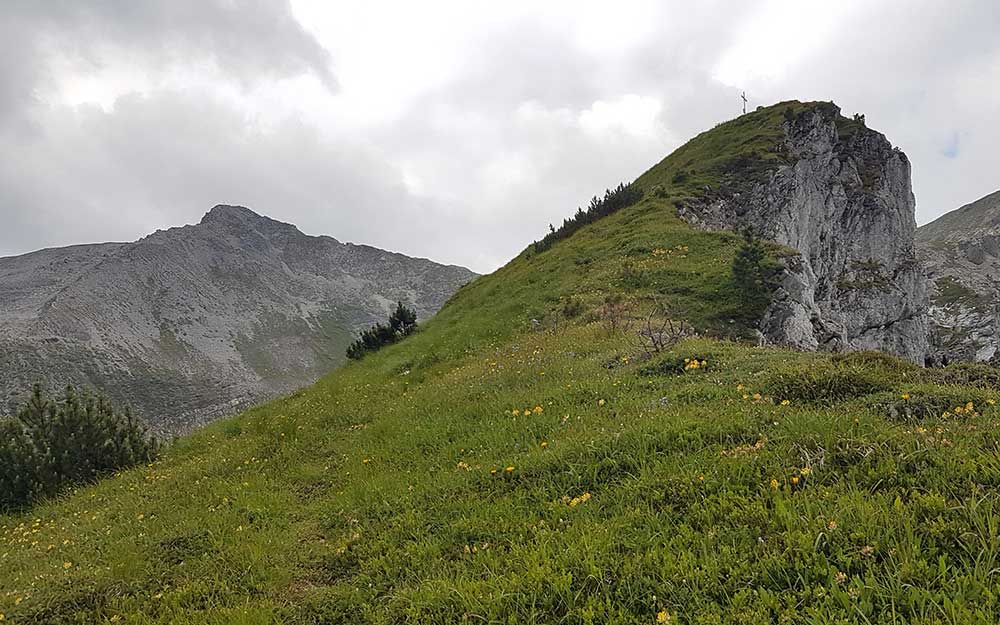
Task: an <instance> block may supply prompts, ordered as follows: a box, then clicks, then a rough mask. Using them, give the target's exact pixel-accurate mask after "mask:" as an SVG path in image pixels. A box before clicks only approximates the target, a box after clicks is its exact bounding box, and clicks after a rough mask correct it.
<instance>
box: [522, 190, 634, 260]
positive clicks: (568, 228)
mask: <svg viewBox="0 0 1000 625" xmlns="http://www.w3.org/2000/svg"><path fill="white" fill-rule="evenodd" d="M641 199H642V189H640V188H639V187H638V186H636V185H635V184H633V183H629V184H625V183H621V184H619V185H618V186H617V187H615V188H614V189H607V190H605V191H604V197H597V196H596V195H595V196H594V197H593V198H591V200H590V206H588V207H587V210H583V209H582V208H580V209H577V211H576V214H575V215H573V216H572V217H569V218H566V219H564V220H563V223H562V225H561V226H559V228H556V227H554V226H552V225H551V224H550V225H549V233H548V234H546V235H545V236H544V237H543V238H542V240H541V241H535V242H534V243H533V247H534V250H535V252H536V253H539V252H544V251H545V250H547V249H549V248H550V247H552V244H553V243H555V242H556V241H558V240H559V239H565V238H566V237H568V236H570V235H571V234H573V233H574V232H576V231H577V230H579V229H580V228H582V227H584V226H586V225H587V224H589V223H593V222H595V221H597V220H598V219H600V218H601V217H606V216H608V215H610V214H612V213H615V212H617V211H620V210H621V209H623V208H628V207H629V206H632V205H633V204H635V203H637V202H638V201H639V200H641Z"/></svg>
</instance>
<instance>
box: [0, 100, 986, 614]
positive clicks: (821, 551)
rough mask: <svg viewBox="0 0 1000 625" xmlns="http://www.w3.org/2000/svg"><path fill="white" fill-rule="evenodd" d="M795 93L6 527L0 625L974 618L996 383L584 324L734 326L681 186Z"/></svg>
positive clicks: (717, 240)
mask: <svg viewBox="0 0 1000 625" xmlns="http://www.w3.org/2000/svg"><path fill="white" fill-rule="evenodd" d="M787 106H792V105H791V104H782V105H779V106H778V107H774V108H772V109H765V110H763V111H759V112H757V113H754V114H751V115H747V116H745V117H741V118H740V119H738V120H735V121H734V122H729V123H728V124H724V125H721V126H720V127H718V128H716V129H715V130H714V131H710V132H709V133H705V134H703V135H700V136H699V137H697V138H695V139H694V140H692V142H691V143H689V144H688V145H687V146H685V147H683V148H681V149H680V150H678V151H677V152H676V153H675V154H674V155H672V156H671V157H668V159H667V160H665V161H664V162H663V163H661V164H660V165H658V166H657V167H655V168H654V169H652V170H651V171H650V172H648V173H647V174H645V175H644V176H643V178H641V179H640V183H641V184H643V186H644V187H645V188H647V189H649V190H652V188H653V187H655V186H659V187H660V189H659V190H658V191H657V192H656V193H653V192H652V191H651V192H650V193H648V194H647V197H646V198H645V199H644V200H642V201H641V202H640V203H639V204H637V205H635V206H633V207H631V208H628V209H625V210H623V211H621V212H619V213H616V214H614V215H612V216H610V217H607V218H605V219H603V220H601V221H599V222H597V223H594V224H592V225H590V226H587V227H585V228H583V229H582V230H580V231H579V232H577V233H576V234H575V235H573V236H572V237H570V238H568V239H566V240H563V241H559V242H557V243H556V244H555V245H554V246H553V247H552V248H551V249H550V250H548V251H546V252H543V253H540V254H534V253H532V252H531V251H530V248H529V250H526V251H525V252H524V253H522V254H521V255H520V256H519V257H518V258H516V259H514V260H513V261H511V263H510V264H508V265H507V266H506V267H504V268H502V269H500V270H499V271H497V272H496V273H494V274H492V275H489V276H485V277H483V278H481V279H478V280H476V281H475V282H474V283H472V284H470V285H468V286H466V287H464V288H463V289H462V290H460V291H459V293H458V294H457V295H456V296H455V297H454V298H453V299H452V300H451V301H450V302H449V303H448V305H446V306H445V308H444V309H442V310H441V312H440V313H438V315H437V316H436V317H435V318H434V319H432V320H430V321H429V322H428V323H427V324H426V325H425V327H423V329H422V330H421V331H420V332H419V333H418V334H416V335H415V336H413V337H411V338H409V339H407V340H405V341H403V342H401V343H399V344H397V345H394V346H391V347H389V348H387V349H385V350H383V351H381V352H379V353H377V354H374V355H372V356H369V357H367V358H365V359H364V360H363V361H361V362H358V363H353V364H350V365H348V366H346V367H344V368H342V369H340V370H338V371H336V372H334V373H332V374H331V375H329V376H327V377H326V378H325V379H323V380H322V381H321V382H319V383H318V384H316V385H315V386H313V387H312V388H309V389H307V390H304V391H301V392H299V393H296V394H295V395H292V396H290V397H287V398H285V399H282V400H279V401H275V402H272V403H269V404H267V405H265V406H261V407H259V408H256V409H253V410H250V411H249V412H247V413H245V414H243V415H241V416H239V417H236V418H232V419H229V420H226V421H223V422H220V423H216V424H214V425H212V426H210V427H208V428H205V429H204V430H202V431H199V432H197V433H195V434H193V435H191V436H188V437H185V438H183V439H180V440H179V441H178V442H177V443H176V444H174V445H173V446H172V447H171V448H170V449H169V450H168V452H167V453H166V455H165V456H164V458H163V459H162V460H160V461H158V462H156V463H154V464H153V465H150V466H148V467H141V468H138V469H135V470H131V471H127V472H124V473H122V474H120V475H117V476H115V477H113V478H110V479H107V480H105V481H103V482H101V483H100V484H97V485H95V486H92V487H86V488H81V489H79V490H76V491H74V492H72V493H68V494H67V495H66V496H65V497H63V498H61V499H60V500H58V501H52V502H48V503H45V504H43V505H40V506H38V507H36V508H35V509H33V510H31V511H28V512H26V513H24V514H22V515H15V516H6V517H0V614H3V615H4V616H3V618H4V619H5V621H6V622H14V623H46V624H49V623H137V624H146V623H178V624H185V623H190V624H203V623H215V624H223V623H226V624H228V623H315V624H320V623H345V624H346V623H351V624H354V623H386V624H388V623H510V624H512V623H581V624H582V623H657V622H660V623H662V622H669V623H705V624H708V623H754V624H756V623H772V622H773V623H817V624H818V623H873V622H878V623H956V624H957V623H977V622H982V623H987V622H995V621H996V620H998V617H1000V605H998V599H997V597H998V593H1000V586H998V579H997V575H998V571H1000V536H998V532H1000V502H998V497H997V490H996V487H997V486H998V485H1000V456H998V449H1000V443H998V441H997V437H996V435H995V431H996V426H997V421H998V417H1000V414H998V412H997V409H996V408H995V407H994V401H995V400H996V399H997V398H998V395H1000V393H998V392H997V391H996V390H995V389H996V385H997V380H998V376H1000V374H998V372H997V371H996V370H995V369H991V368H989V367H985V366H975V367H970V366H967V367H953V368H948V369H940V370H922V369H919V368H917V367H915V366H913V365H910V364H907V363H904V362H902V361H898V360H896V359H893V358H890V357H886V356H881V355H878V354H854V355H846V356H833V355H824V354H804V353H794V352H789V351H783V350H778V349H764V348H757V347H754V346H752V345H750V344H748V343H742V342H739V341H737V340H729V339H719V338H714V339H713V338H691V339H686V340H684V341H682V342H680V343H678V344H676V345H675V346H673V347H672V348H670V349H669V350H668V351H665V352H661V353H658V354H654V355H653V356H652V357H647V356H645V355H644V353H643V350H641V349H640V348H639V346H638V345H637V342H636V339H635V337H634V332H633V331H631V330H630V331H628V332H623V331H620V330H618V331H615V330H612V329H611V328H610V327H609V326H610V324H609V322H608V320H607V319H604V318H602V317H601V315H600V314H599V310H600V308H601V306H602V304H603V302H604V300H605V298H606V297H607V296H609V295H615V294H617V295H623V296H625V297H627V298H630V299H631V300H632V301H634V302H636V303H635V306H636V307H637V308H636V311H637V313H638V312H641V311H642V310H644V309H643V308H642V307H643V306H644V305H648V304H646V302H648V301H649V299H648V298H651V297H654V296H655V297H658V298H660V299H661V301H665V302H666V303H667V305H668V307H669V310H670V311H671V314H672V315H673V316H674V317H675V318H677V319H685V320H687V321H689V322H690V323H692V324H693V325H694V326H695V327H696V328H698V329H699V330H701V331H702V332H703V333H705V334H712V335H721V334H724V335H726V336H730V337H738V336H739V335H740V334H741V333H742V332H743V329H741V328H740V327H739V324H738V323H730V322H729V321H730V313H731V312H732V311H731V308H732V293H731V287H730V285H729V282H728V275H729V267H730V262H731V259H732V256H733V253H734V251H735V249H736V247H737V241H736V239H735V237H734V236H733V235H730V234H726V233H707V232H701V231H696V230H693V229H691V228H689V227H688V226H687V225H685V224H684V223H683V222H682V221H680V220H679V219H678V218H677V217H676V211H675V208H674V202H676V201H678V200H679V199H683V198H685V197H690V196H691V195H692V194H694V193H696V192H697V189H698V188H704V187H705V186H711V185H713V184H719V183H720V180H722V178H723V177H724V176H725V175H726V172H727V171H731V170H732V163H733V162H734V161H733V160H732V159H734V158H736V159H739V158H740V157H741V156H746V158H747V159H750V160H754V159H758V158H767V159H772V158H773V159H775V160H776V162H778V159H780V158H781V155H780V153H779V152H774V151H772V152H771V153H770V155H768V154H765V150H763V149H762V148H761V146H769V145H770V146H774V145H776V144H775V143H774V140H775V138H776V137H777V136H778V135H777V126H776V124H778V123H780V119H781V115H782V113H783V110H784V108H785V107H787ZM794 106H796V107H805V106H811V105H800V104H797V103H796V104H794ZM719 133H724V136H725V140H722V139H720V136H723V135H720V134H719ZM746 150H750V151H754V152H756V153H757V156H756V157H750V156H748V155H747V154H745V153H744V152H745V151H746ZM717 157H718V158H720V159H721V160H718V161H717V162H716V163H714V164H713V163H708V162H706V161H705V159H713V158H717ZM719 163H721V165H720V164H719ZM680 169H683V170H685V171H686V172H687V175H686V176H678V175H677V172H678V171H679V170H680ZM693 181H696V182H693ZM571 300H572V301H573V302H579V305H580V306H582V307H583V309H584V310H583V312H582V313H581V314H578V315H574V316H572V317H571V318H568V317H566V315H564V314H563V311H564V310H567V309H572V308H573V306H567V303H568V302H570V301H571ZM693 360H697V361H698V363H699V364H698V367H697V368H693V367H691V366H690V362H692V361H693ZM685 362H687V363H688V364H687V365H686V364H685Z"/></svg>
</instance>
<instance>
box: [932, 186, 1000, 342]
mask: <svg viewBox="0 0 1000 625" xmlns="http://www.w3.org/2000/svg"><path fill="white" fill-rule="evenodd" d="M916 243H917V249H918V250H919V253H920V260H921V261H922V262H923V264H924V267H925V270H926V272H927V277H928V280H929V283H930V284H929V286H930V289H931V307H930V319H931V333H930V347H931V355H932V360H936V361H938V362H944V361H956V360H978V361H990V360H992V361H996V360H998V357H1000V314H998V310H997V298H998V297H1000V191H997V192H995V193H991V194H989V195H987V196H986V197H983V198H981V199H979V200H977V201H975V202H972V203H970V204H966V205H965V206H962V207H961V208H958V209H956V210H953V211H951V212H950V213H946V214H945V215H942V216H941V217H939V218H938V219H936V220H934V221H932V222H931V223H929V224H926V225H924V226H921V227H920V228H918V229H917V233H916Z"/></svg>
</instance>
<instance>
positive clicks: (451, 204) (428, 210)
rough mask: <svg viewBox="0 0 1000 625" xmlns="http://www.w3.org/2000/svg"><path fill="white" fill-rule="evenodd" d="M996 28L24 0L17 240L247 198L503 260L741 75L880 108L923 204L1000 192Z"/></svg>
mask: <svg viewBox="0 0 1000 625" xmlns="http://www.w3.org/2000/svg"><path fill="white" fill-rule="evenodd" d="M996 32H1000V11H998V10H997V9H996V7H995V4H994V3H993V2H990V1H989V0H958V1H955V2H930V1H918V2H909V1H905V0H885V1H881V2H870V3H866V2H861V1H860V0H845V1H843V2H840V3H828V2H814V1H797V2H795V1H791V0H768V1H766V2H760V3H736V2H729V1H719V0H715V1H709V2H699V3H685V2H681V1H671V2H659V1H654V0H636V1H630V2H623V3H618V4H616V5H615V6H610V5H608V4H607V3H599V2H582V3H581V2H569V1H563V0H559V1H556V2H550V3H546V4H545V5H544V8H539V7H538V6H537V3H532V2H527V1H521V0H517V1H512V2H508V3H504V4H503V5H502V6H498V5H495V4H487V3H480V2H459V1H452V0H449V1H439V2H426V3H398V2H377V1H375V2H368V3H364V6H351V7H345V6H339V5H338V6H334V5H331V4H330V3H326V2H322V1H320V0H291V1H287V0H273V1H272V0H172V1H171V2H143V3H134V2H129V1H127V0H104V1H91V2H86V3H78V2H67V1H61V0H60V1H52V2H45V3H38V2H34V1H32V0H10V1H9V2H7V3H5V6H4V19H3V20H2V21H0V52H2V53H3V54H2V55H0V77H2V81H0V149H2V150H3V152H4V154H5V157H4V158H3V159H2V160H0V218H2V220H3V223H4V224H5V227H4V228H2V229H0V256H8V255H16V254H21V253H26V252H30V251H33V250H36V249H40V248H44V247H53V246H63V245H71V244H77V243H91V242H98V241H108V240H117V241H129V240H135V239H138V238H140V237H142V236H144V235H146V234H149V233H151V232H153V231H155V230H157V229H163V228H169V227H174V226H179V225H183V224H187V223H197V222H198V221H199V220H200V219H201V216H202V215H203V214H204V213H205V212H207V211H208V210H209V209H210V208H211V207H212V206H214V205H216V204H239V205H243V206H247V207H249V208H251V209H253V210H254V211H256V212H258V213H260V214H263V215H267V216H269V217H272V218H274V219H278V220H281V221H286V222H290V223H294V224H295V225H297V226H298V227H299V228H300V229H301V230H302V231H303V232H306V233H308V234H314V235H320V234H325V235H329V236H333V237H335V238H337V239H339V240H341V241H351V242H354V243H363V244H368V245H374V246H377V247H381V248H385V249H388V250H392V251H399V252H403V253H405V254H409V255H413V256H422V257H427V258H431V259H433V260H436V261H439V262H445V263H451V264H458V265H464V266H466V267H469V268H471V269H473V270H475V271H478V272H488V271H492V270H493V269H495V268H497V267H498V266H500V265H502V264H504V263H505V262H507V261H508V260H509V259H510V258H511V257H513V256H514V255H515V254H517V253H518V252H519V251H520V250H521V249H523V248H524V246H525V245H526V244H527V243H529V242H530V241H531V240H533V239H536V238H539V237H540V236H542V235H543V234H544V233H545V231H546V230H547V226H548V224H549V223H559V222H561V221H562V219H563V217H566V216H569V215H571V214H572V213H573V212H574V211H575V210H576V207H578V206H581V205H585V204H586V203H587V202H588V200H589V198H590V196H592V195H594V194H595V193H599V192H601V191H602V190H603V189H605V188H606V187H610V186H614V185H616V184H617V183H618V182H620V181H627V180H631V179H634V178H636V177H637V176H638V175H639V174H641V173H642V172H643V171H645V170H646V169H647V168H648V167H650V166H652V165H653V164H655V163H656V162H658V161H659V160H660V159H662V158H663V157H664V156H666V155H667V154H669V153H670V152H671V151H672V150H673V149H675V148H676V147H678V146H679V145H681V144H682V143H684V142H685V141H686V140H688V139H689V138H691V137H692V136H694V135H695V134H697V133H699V132H701V131H703V130H706V129H709V128H711V127H712V126H714V125H715V124H717V123H719V122H721V121H725V120H726V119H731V118H732V117H735V116H736V115H738V114H739V112H740V108H741V106H742V102H741V101H740V96H739V94H740V93H741V92H742V91H743V90H745V91H746V92H747V95H748V97H749V98H750V104H749V107H750V108H751V109H752V108H756V107H757V106H761V105H770V104H773V103H775V102H779V101H782V100H789V99H798V100H833V101H835V102H836V103H837V104H838V105H839V106H841V107H842V109H843V111H844V113H845V114H847V115H850V114H852V113H855V112H861V113H864V114H865V115H866V116H867V121H868V125H869V126H870V127H872V128H875V129H877V130H879V131H880V132H883V133H885V134H886V136H887V137H888V138H889V140H890V141H891V142H892V143H893V144H894V145H896V146H899V147H900V148H901V149H902V150H903V151H904V152H906V153H907V155H908V156H909V157H910V161H911V163H912V165H913V186H914V192H915V194H916V198H917V221H918V223H920V224H923V223H927V222H929V221H931V220H933V219H934V218H936V217H938V216H940V215H941V214H943V213H946V212H948V211H950V210H953V209H955V208H958V207H959V206H961V205H964V204H967V203H969V202H972V201H975V200H976V199H978V198H980V197H982V196H984V195H987V194H988V193H991V192H994V191H996V190H998V189H1000V179H998V178H1000V177H998V176H997V173H996V169H997V168H996V163H997V161H998V159H997V157H996V156H995V155H994V156H991V154H993V150H994V146H995V145H996V144H998V143H1000V130H998V129H997V124H996V120H997V113H1000V87H998V86H997V84H998V83H997V81H996V78H997V77H998V76H1000V39H997V38H996V37H995V33H996Z"/></svg>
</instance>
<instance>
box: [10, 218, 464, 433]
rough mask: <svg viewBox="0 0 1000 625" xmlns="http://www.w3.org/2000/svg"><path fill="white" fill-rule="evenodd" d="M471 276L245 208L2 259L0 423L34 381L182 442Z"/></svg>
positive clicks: (311, 374)
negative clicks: (74, 391) (129, 415)
mask: <svg viewBox="0 0 1000 625" xmlns="http://www.w3.org/2000/svg"><path fill="white" fill-rule="evenodd" d="M474 277H475V274H473V273H472V272H470V271H468V270H467V269H463V268H460V267H451V266H444V265H439V264H437V263H434V262H431V261H428V260H423V259H416V258H409V257H407V256H403V255H402V254H393V253H390V252H385V251H383V250H379V249H376V248H372V247H368V246H363V245H352V244H350V243H347V244H344V243H340V242H338V241H336V240H335V239H332V238H330V237H312V236H306V235H304V234H302V233H301V232H300V231H299V230H298V229H297V228H295V226H292V225H290V224H285V223H280V222H277V221H274V220H271V219H268V218H266V217H262V216H260V215H257V214H256V213H254V212H252V211H250V210H248V209H246V208H241V207H235V206H216V207H215V208H213V209H212V210H211V211H210V212H209V213H208V214H207V215H205V217H204V218H203V219H202V221H201V223H199V224H197V225H193V226H184V227H182V228H173V229H170V230H166V231H161V232H157V233H156V234H153V235H150V236H148V237H146V238H144V239H141V240H140V241H137V242H135V243H126V244H122V243H108V244H102V245H82V246H75V247H68V248H61V249H50V250H42V251H39V252H35V253H32V254H26V255H24V256H18V257H10V258H0V412H3V409H4V408H7V409H11V408H12V407H13V405H14V404H15V402H16V401H17V400H18V398H19V396H20V395H21V394H22V393H23V392H24V391H25V389H27V388H29V387H30V385H31V384H33V383H35V382H39V381H41V382H44V383H47V384H49V385H57V384H66V383H73V384H76V385H82V386H89V387H98V388H101V389H104V390H105V391H106V392H107V393H108V394H109V395H110V396H111V397H112V398H113V399H115V400H118V401H120V402H127V403H129V404H131V405H132V406H133V408H135V409H136V410H137V412H138V413H139V414H140V415H141V416H142V417H143V418H144V419H145V420H146V421H148V422H149V423H150V424H151V426H152V429H154V430H156V431H159V432H161V433H177V432H183V431H186V430H188V429H190V428H191V427H193V426H195V425H199V424H202V423H204V422H206V421H208V420H211V419H213V418H215V417H218V416H222V415H224V414H228V413H231V412H234V411H236V410H237V409H239V408H241V407H244V406H246V405H248V404H250V403H253V402H257V401H259V400H261V399H264V398H268V397H272V396H274V395H277V394H281V393H285V392H289V391H291V390H294V389H296V388H298V387H301V386H304V385H307V384H310V383H312V382H313V381H315V380H316V379H317V378H318V377H319V376H320V375H322V374H323V373H325V372H326V371H327V370H329V369H330V368H332V367H334V366H336V365H337V364H339V363H341V362H342V361H343V359H344V350H345V348H346V345H347V343H348V342H349V341H350V340H352V339H353V337H354V335H355V333H356V332H357V331H358V330H359V329H360V328H362V327H365V326H367V325H370V324H372V323H374V322H375V321H379V320H384V318H385V316H386V314H387V311H388V310H389V308H390V306H392V305H394V303H395V302H396V301H397V300H402V301H403V302H405V303H408V304H409V305H411V306H413V307H414V308H415V309H416V311H417V313H418V315H419V317H420V318H426V317H428V316H430V315H432V314H433V313H434V312H435V311H437V310H438V308H440V307H441V306H442V305H443V304H444V302H445V301H446V300H447V299H448V298H449V297H450V296H451V295H452V294H453V293H454V292H455V290H457V289H458V288H459V287H460V286H461V285H463V284H464V283H466V282H468V281H470V280H471V279H473V278H474Z"/></svg>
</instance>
